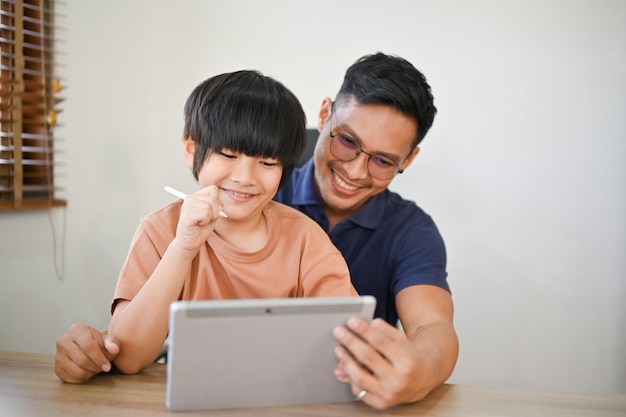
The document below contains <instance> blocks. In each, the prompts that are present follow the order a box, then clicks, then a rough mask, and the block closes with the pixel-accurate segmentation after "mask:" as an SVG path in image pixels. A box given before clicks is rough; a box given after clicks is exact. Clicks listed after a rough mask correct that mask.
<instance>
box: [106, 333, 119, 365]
mask: <svg viewBox="0 0 626 417" xmlns="http://www.w3.org/2000/svg"><path fill="white" fill-rule="evenodd" d="M104 348H105V349H106V351H107V352H109V355H107V356H108V357H109V360H112V359H113V358H115V357H116V356H117V354H118V353H120V345H119V343H118V342H117V340H115V338H114V337H113V336H110V335H106V336H104Z"/></svg>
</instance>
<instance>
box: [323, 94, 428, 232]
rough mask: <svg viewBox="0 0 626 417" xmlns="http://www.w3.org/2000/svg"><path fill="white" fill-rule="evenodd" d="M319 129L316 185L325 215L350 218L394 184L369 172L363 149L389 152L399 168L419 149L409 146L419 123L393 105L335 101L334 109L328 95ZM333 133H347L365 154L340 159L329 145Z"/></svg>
mask: <svg viewBox="0 0 626 417" xmlns="http://www.w3.org/2000/svg"><path fill="white" fill-rule="evenodd" d="M318 128H319V130H320V136H319V139H318V141H317V144H316V145H315V151H314V162H315V183H316V189H317V192H318V195H319V196H320V198H321V199H322V202H323V204H324V207H325V210H326V212H327V214H328V215H329V217H335V220H337V219H338V220H341V219H343V218H345V217H348V216H349V215H351V214H352V213H354V212H355V211H356V210H358V209H359V208H360V207H361V206H363V204H365V203H366V202H367V200H369V199H370V197H372V196H374V195H376V194H378V193H380V192H382V191H384V190H385V189H386V188H387V186H388V185H389V184H390V183H391V180H392V178H388V179H379V178H375V177H373V176H372V175H371V174H370V172H369V169H368V159H369V157H368V155H367V154H366V153H365V152H367V153H368V154H372V155H374V154H381V155H385V156H386V157H388V158H390V159H391V160H393V161H395V162H397V164H398V167H399V169H400V170H404V169H405V168H406V167H408V166H409V164H410V163H411V162H412V161H413V158H415V156H416V155H417V153H418V152H419V148H412V147H411V145H412V143H413V140H414V138H415V136H416V134H417V123H416V122H415V120H413V119H412V118H410V117H407V116H405V115H403V114H402V113H400V112H398V111H396V110H395V109H393V108H391V107H389V106H384V105H378V104H375V105H374V104H367V105H359V104H357V103H356V102H354V101H352V100H351V101H344V102H341V103H339V102H338V103H336V104H335V107H334V111H333V110H332V101H331V100H330V99H325V100H324V102H323V103H322V109H321V110H320V115H319V119H318ZM331 132H332V134H333V135H334V136H337V135H340V134H341V135H345V136H344V137H347V138H349V139H350V140H352V141H354V143H356V144H357V146H358V145H360V147H361V149H362V150H363V152H361V153H360V154H359V156H358V157H356V159H353V160H352V161H348V162H343V161H341V160H339V159H338V158H337V157H336V156H334V155H333V153H332V152H331V149H330V144H331V137H330V133H331ZM335 140H336V139H335ZM372 162H373V161H372ZM372 162H370V163H372Z"/></svg>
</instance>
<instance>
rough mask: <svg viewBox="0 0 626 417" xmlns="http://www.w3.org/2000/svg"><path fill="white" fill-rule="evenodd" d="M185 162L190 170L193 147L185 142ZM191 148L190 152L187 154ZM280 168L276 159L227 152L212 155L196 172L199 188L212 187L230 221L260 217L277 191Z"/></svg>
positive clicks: (222, 151) (186, 140)
mask: <svg viewBox="0 0 626 417" xmlns="http://www.w3.org/2000/svg"><path fill="white" fill-rule="evenodd" d="M184 146H186V147H187V149H186V150H185V153H186V155H191V156H190V158H186V159H187V162H188V163H190V162H191V165H190V166H193V149H195V143H194V142H193V141H192V140H191V139H185V145H184ZM189 148H192V151H191V152H188V151H187V150H188V149H189ZM282 173H283V166H282V164H281V163H280V162H279V161H278V160H277V159H272V158H260V157H252V156H247V155H245V154H242V153H238V152H233V151H230V150H228V149H222V150H221V151H219V152H218V151H213V152H211V153H210V154H209V156H208V158H207V159H206V160H205V161H204V164H203V165H202V166H201V167H200V169H199V171H198V183H199V184H200V187H201V188H204V187H207V186H209V185H216V186H217V187H218V188H219V191H220V195H219V199H220V201H221V203H222V207H223V209H224V211H225V212H226V213H227V214H228V218H229V219H230V220H247V219H250V218H253V217H254V216H257V215H260V214H261V212H262V211H263V208H265V206H266V205H267V204H268V203H269V202H270V201H271V200H272V198H274V195H275V194H276V192H277V191H278V186H279V185H280V180H281V177H282Z"/></svg>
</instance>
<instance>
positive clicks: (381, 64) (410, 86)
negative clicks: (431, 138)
mask: <svg viewBox="0 0 626 417" xmlns="http://www.w3.org/2000/svg"><path fill="white" fill-rule="evenodd" d="M351 98H354V99H355V100H356V101H357V103H359V104H382V105H387V106H391V107H393V108H395V109H396V110H398V111H400V112H401V113H402V114H404V115H406V116H409V117H411V118H413V119H414V120H415V121H416V122H417V136H416V137H415V140H414V141H413V147H415V146H417V145H419V143H420V142H421V141H422V139H424V136H426V133H428V130H429V129H430V127H431V126H432V124H433V120H434V119H435V114H436V113H437V108H436V107H435V104H434V99H433V95H432V93H431V91H430V85H428V82H426V77H424V74H422V73H421V72H420V71H418V70H417V69H416V68H415V67H414V66H413V64H411V63H410V62H409V61H407V60H406V59H404V58H401V57H398V56H393V55H386V54H383V53H382V52H378V53H376V54H372V55H365V56H363V57H361V58H359V60H358V61H356V62H355V63H354V64H352V66H350V68H348V70H347V71H346V74H345V77H344V80H343V84H342V86H341V88H340V90H339V93H338V94H337V97H336V99H335V101H336V102H337V103H338V104H341V102H342V101H345V100H349V99H351Z"/></svg>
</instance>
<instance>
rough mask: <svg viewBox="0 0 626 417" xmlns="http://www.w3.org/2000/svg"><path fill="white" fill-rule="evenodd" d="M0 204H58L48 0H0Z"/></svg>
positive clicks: (55, 88) (57, 88)
mask: <svg viewBox="0 0 626 417" xmlns="http://www.w3.org/2000/svg"><path fill="white" fill-rule="evenodd" d="M0 3H1V9H0V17H1V22H0V48H1V50H0V55H1V57H0V59H1V62H0V65H1V71H0V124H1V126H0V139H1V143H0V209H2V210H16V209H30V208H39V207H51V206H64V205H65V204H66V202H65V201H64V200H62V199H59V198H56V193H57V192H58V191H59V190H60V187H58V186H57V185H55V175H56V176H58V175H60V173H61V171H60V167H61V166H62V163H61V161H60V155H61V147H60V140H59V139H57V138H55V137H54V135H53V133H54V127H55V126H56V125H57V115H58V113H59V112H60V108H59V104H60V103H61V102H62V98H61V97H59V96H58V93H60V92H61V83H60V80H59V78H57V77H55V74H54V72H55V62H54V46H55V45H54V44H55V42H54V40H55V36H54V29H55V24H54V23H55V22H54V20H55V19H54V18H55V14H54V1H53V0H0Z"/></svg>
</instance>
